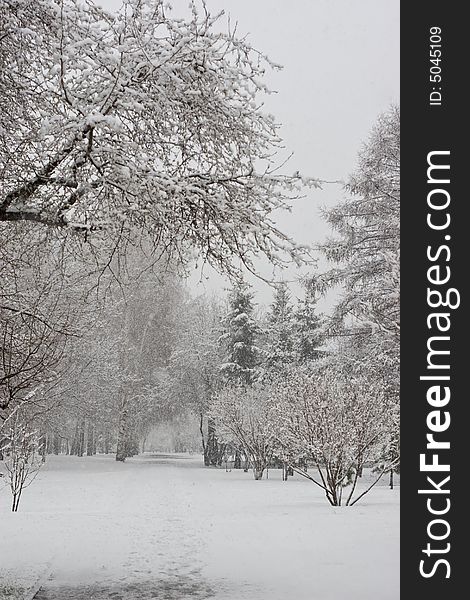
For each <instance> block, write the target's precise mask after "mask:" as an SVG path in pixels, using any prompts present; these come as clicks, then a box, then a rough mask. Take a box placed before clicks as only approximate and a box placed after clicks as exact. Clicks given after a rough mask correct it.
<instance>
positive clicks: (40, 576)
mask: <svg viewBox="0 0 470 600" xmlns="http://www.w3.org/2000/svg"><path fill="white" fill-rule="evenodd" d="M9 504H10V496H9V493H8V490H7V489H5V488H3V489H1V490H0V513H1V514H0V519H1V521H0V598H2V600H3V599H8V600H10V599H13V598H14V599H15V600H16V599H17V598H30V597H31V593H28V591H29V590H31V589H37V587H38V585H39V583H40V582H43V585H42V587H41V590H40V591H39V593H38V594H37V596H35V598H36V600H102V599H105V598H106V599H108V598H109V599H113V600H150V599H156V600H183V599H195V600H202V599H205V598H215V599H216V600H397V599H398V598H399V591H398V585H399V577H398V572H399V491H398V490H397V489H395V490H393V491H392V490H390V489H388V487H387V486H386V481H385V479H384V481H383V483H382V485H379V486H377V487H376V488H375V489H374V490H372V492H371V493H370V494H369V495H368V496H366V497H365V498H363V500H362V501H360V503H359V504H358V505H356V506H354V507H352V508H332V507H330V506H329V505H328V504H327V503H326V501H325V499H324V498H323V497H322V492H321V490H320V489H318V488H316V486H314V485H313V484H311V483H309V482H307V481H305V480H300V479H299V478H298V476H296V477H294V478H290V479H289V481H288V482H282V481H281V474H280V471H277V470H274V471H270V473H269V480H266V479H264V480H263V481H254V480H253V478H252V474H251V472H250V473H243V471H241V472H240V471H231V472H225V470H224V469H220V470H216V469H205V468H203V467H202V465H201V458H200V457H199V456H188V455H171V456H165V455H146V456H144V457H138V458H134V459H131V460H128V462H126V463H124V464H121V463H116V462H115V461H114V460H113V457H111V456H107V457H104V456H97V457H91V458H85V457H84V458H76V457H68V456H58V457H55V456H51V457H49V458H48V463H47V464H46V466H45V467H44V468H43V470H42V471H41V473H40V474H39V476H38V478H37V479H36V481H35V482H34V483H33V485H32V486H31V487H30V488H28V489H27V490H25V492H24V497H23V499H22V501H21V505H20V511H19V512H18V513H16V514H13V513H11V512H10V511H9Z"/></svg>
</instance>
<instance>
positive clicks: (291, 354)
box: [263, 283, 296, 372]
mask: <svg viewBox="0 0 470 600" xmlns="http://www.w3.org/2000/svg"><path fill="white" fill-rule="evenodd" d="M263 334H264V336H263V337H264V347H263V358H264V361H263V362H264V368H265V370H266V371H267V372H273V371H279V370H280V369H283V368H285V367H286V366H287V365H289V364H291V363H292V362H293V361H294V360H295V350H294V347H295V344H296V332H295V330H294V309H293V306H292V303H291V300H290V294H289V290H288V288H287V284H285V283H281V284H278V285H277V287H276V289H275V292H274V298H273V302H272V304H271V306H270V308H269V311H268V314H267V318H266V324H265V330H264V331H263Z"/></svg>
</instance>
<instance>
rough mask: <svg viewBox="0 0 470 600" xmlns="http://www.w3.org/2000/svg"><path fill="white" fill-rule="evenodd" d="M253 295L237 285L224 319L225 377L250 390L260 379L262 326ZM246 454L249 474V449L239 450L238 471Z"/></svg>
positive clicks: (222, 371) (232, 291)
mask: <svg viewBox="0 0 470 600" xmlns="http://www.w3.org/2000/svg"><path fill="white" fill-rule="evenodd" d="M253 313H254V306H253V293H252V292H251V290H250V287H249V285H248V284H247V283H245V282H240V283H237V284H236V285H235V286H234V287H233V289H232V290H231V292H230V294H229V305H228V312H227V314H226V316H225V319H224V329H225V331H224V333H223V335H222V337H221V341H222V343H223V344H224V346H225V351H226V360H225V363H224V364H222V365H221V368H220V370H221V375H222V378H223V380H224V381H225V383H226V384H228V385H232V386H244V387H248V386H250V385H251V384H252V383H253V382H254V381H255V379H256V378H257V368H258V364H259V358H258V354H259V353H258V349H257V346H256V339H257V337H258V335H259V326H258V324H257V323H256V320H255V318H254V315H253ZM242 452H243V453H244V454H245V459H246V460H245V471H247V470H248V456H249V454H248V452H247V449H246V448H241V447H236V448H235V461H234V465H233V466H234V468H235V469H240V468H241V462H242V459H241V454H242Z"/></svg>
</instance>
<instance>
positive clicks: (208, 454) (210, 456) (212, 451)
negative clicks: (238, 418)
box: [204, 419, 223, 467]
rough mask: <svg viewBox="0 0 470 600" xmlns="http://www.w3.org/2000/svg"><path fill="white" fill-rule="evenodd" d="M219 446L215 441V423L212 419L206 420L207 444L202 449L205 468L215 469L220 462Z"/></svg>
mask: <svg viewBox="0 0 470 600" xmlns="http://www.w3.org/2000/svg"><path fill="white" fill-rule="evenodd" d="M220 450H221V449H220V445H219V443H218V440H217V436H216V433H215V423H214V420H213V419H208V420H207V442H206V444H205V447H204V466H206V467H211V466H212V467H216V466H217V465H218V463H219V460H221V457H219V454H222V455H223V452H222V453H221V452H220Z"/></svg>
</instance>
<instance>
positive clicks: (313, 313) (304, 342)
mask: <svg viewBox="0 0 470 600" xmlns="http://www.w3.org/2000/svg"><path fill="white" fill-rule="evenodd" d="M303 288H304V296H303V298H301V299H299V301H298V304H297V308H296V311H295V314H294V322H295V324H294V331H295V354H296V361H297V362H298V363H300V364H304V363H306V362H308V361H311V360H317V359H318V358H320V357H321V356H322V355H323V354H324V352H322V351H321V350H319V349H318V348H319V347H320V346H321V345H322V343H323V340H324V335H323V332H322V320H321V317H320V316H319V315H318V313H317V290H316V285H315V279H314V278H313V277H310V278H307V279H304V281H303Z"/></svg>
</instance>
